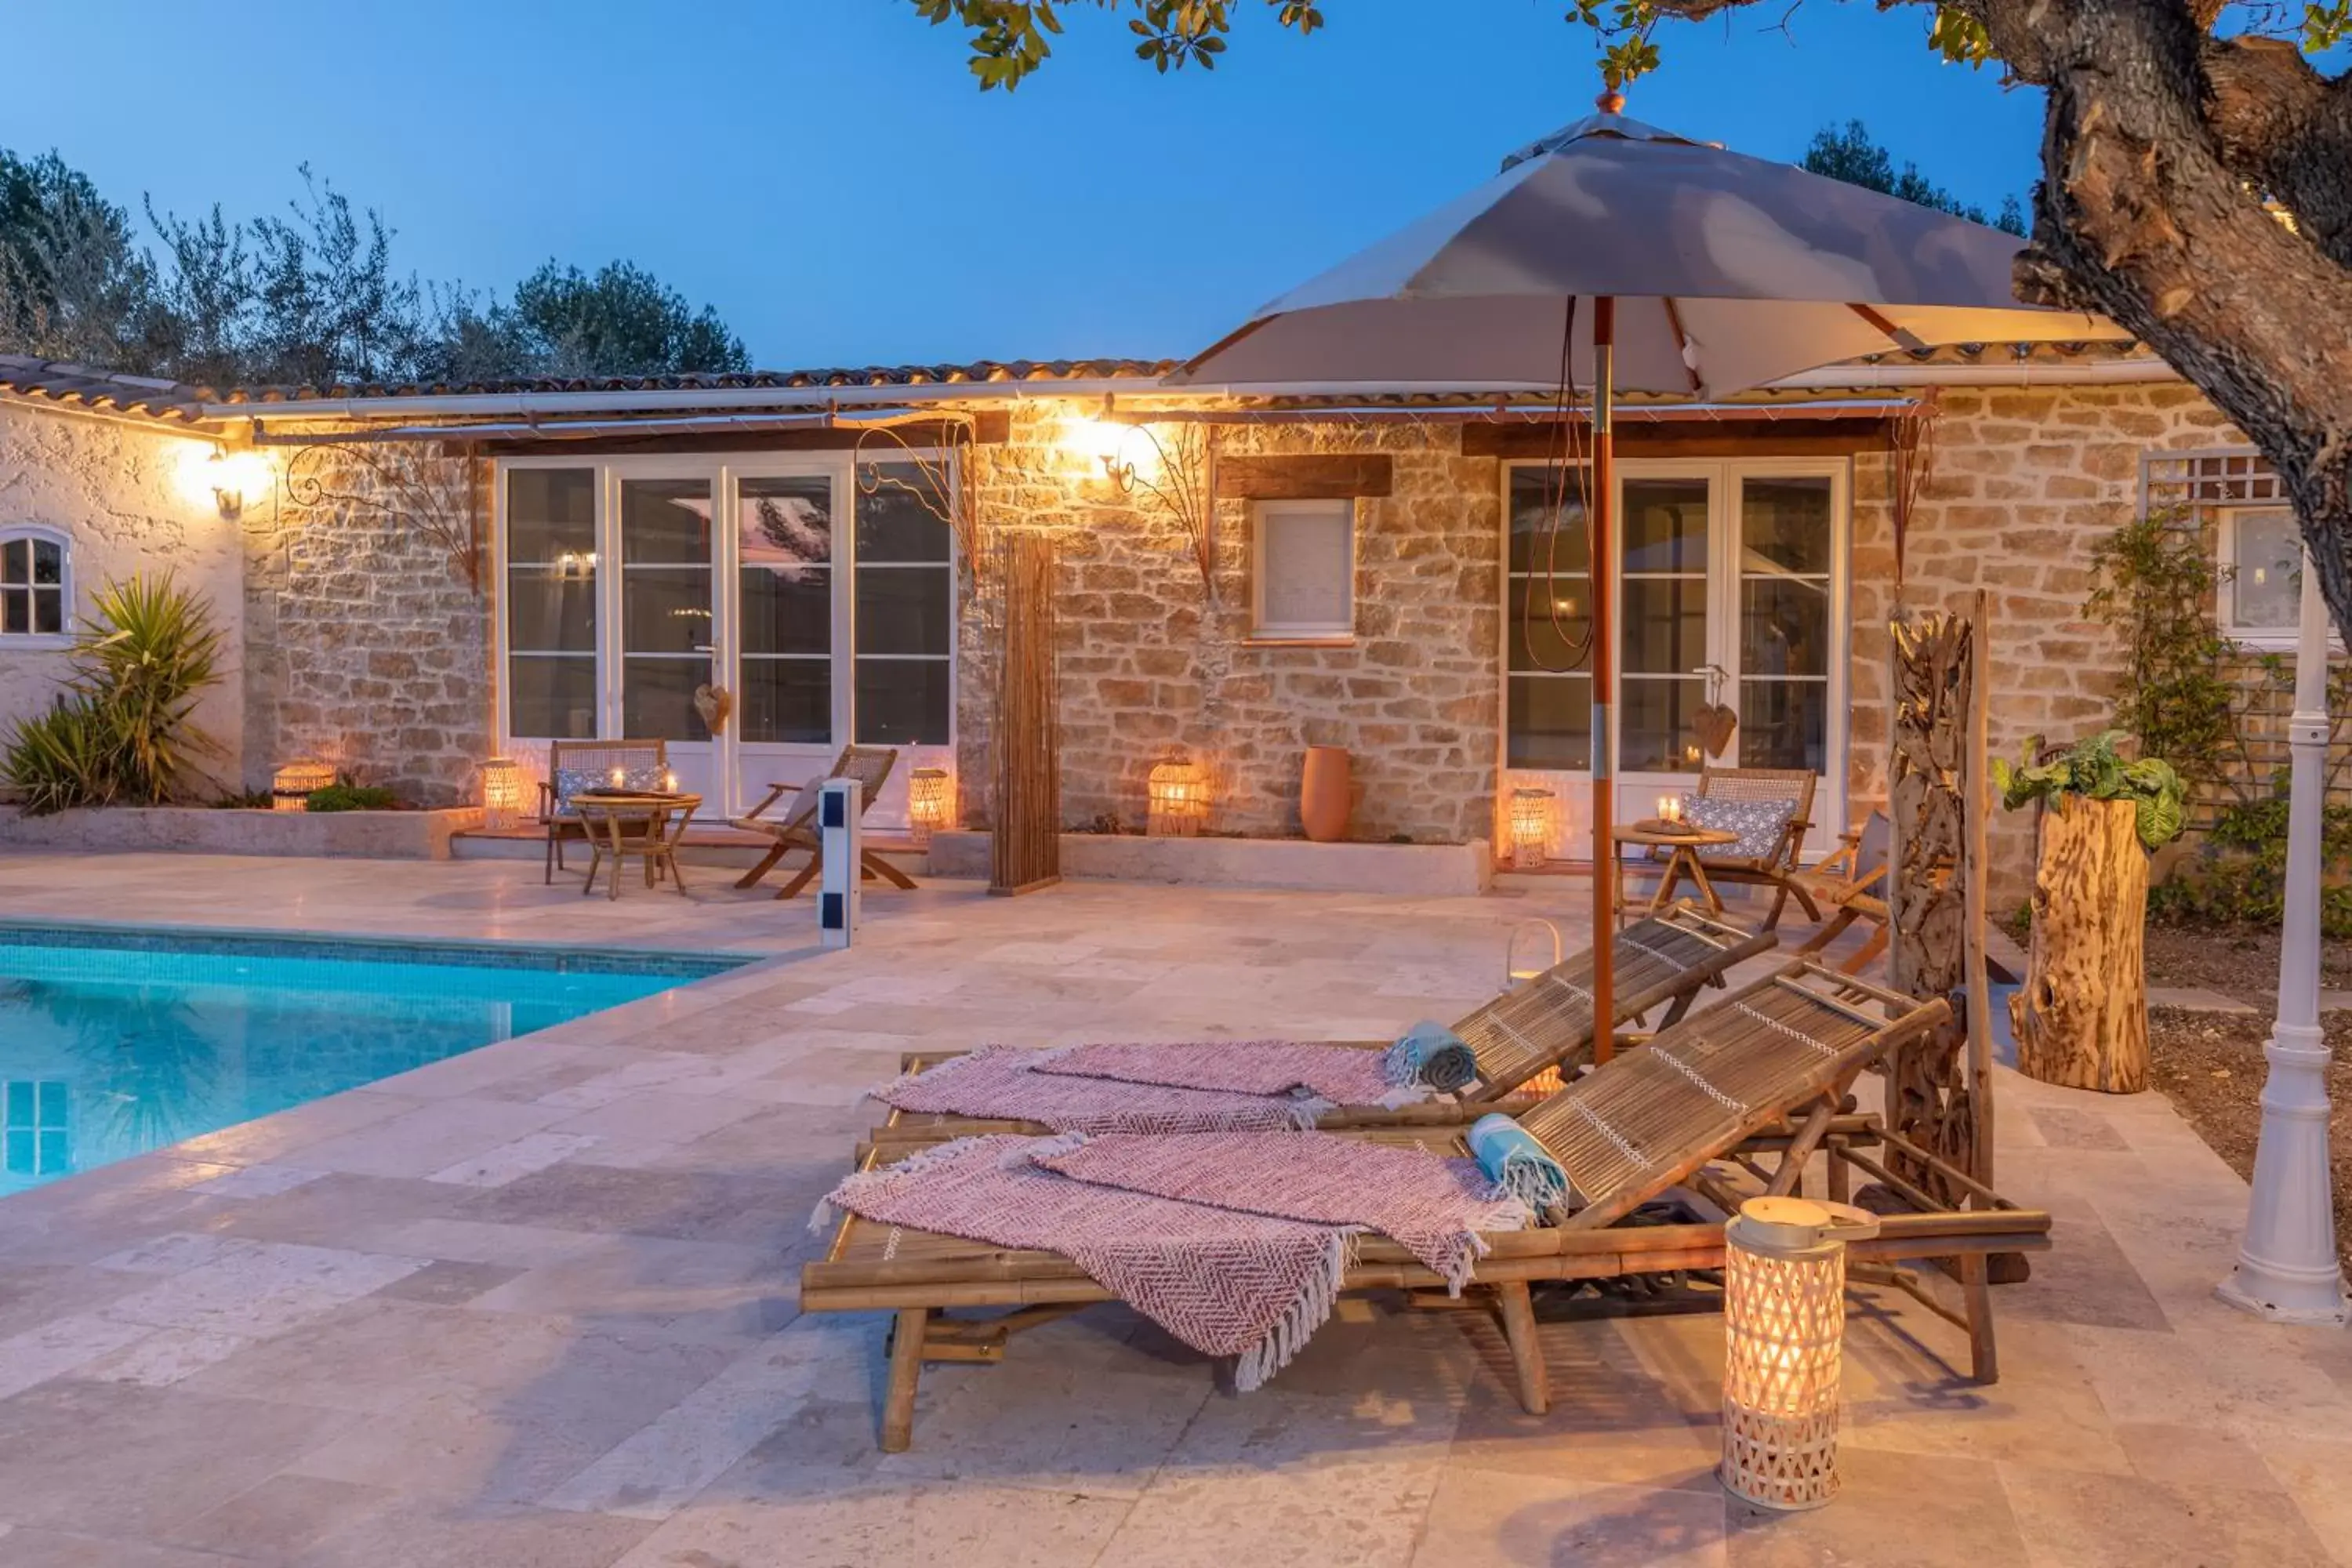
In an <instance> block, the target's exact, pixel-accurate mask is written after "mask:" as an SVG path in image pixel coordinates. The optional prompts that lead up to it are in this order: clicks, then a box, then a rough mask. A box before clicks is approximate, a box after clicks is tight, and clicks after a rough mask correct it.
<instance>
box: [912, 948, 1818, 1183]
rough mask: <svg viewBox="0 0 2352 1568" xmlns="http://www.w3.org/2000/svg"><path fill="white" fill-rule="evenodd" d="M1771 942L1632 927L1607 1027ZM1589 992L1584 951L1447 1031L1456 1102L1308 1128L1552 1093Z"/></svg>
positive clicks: (1368, 1045) (934, 1123)
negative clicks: (1466, 1075) (1461, 1078)
mask: <svg viewBox="0 0 2352 1568" xmlns="http://www.w3.org/2000/svg"><path fill="white" fill-rule="evenodd" d="M1779 940H1780V939H1779V938H1777V937H1775V936H1774V935H1773V934H1772V933H1771V932H1769V931H1755V932H1749V931H1741V930H1739V929H1738V927H1736V926H1728V925H1725V924H1722V923H1721V922H1719V921H1712V920H1709V919H1708V918H1707V917H1706V916H1705V915H1703V914H1701V913H1699V912H1698V910H1696V909H1694V908H1692V907H1691V905H1690V904H1688V903H1686V902H1685V903H1681V904H1677V905H1675V907H1674V908H1673V909H1671V910H1667V911H1666V912H1665V913H1664V914H1663V915H1653V916H1651V917H1650V918H1649V919H1647V920H1643V921H1636V922H1634V923H1633V925H1630V926H1628V927H1626V928H1625V929H1624V930H1623V931H1619V932H1618V933H1617V952H1616V959H1617V975H1616V990H1615V993H1614V995H1615V1005H1614V1008H1613V1011H1614V1012H1615V1014H1616V1021H1617V1022H1618V1023H1620V1024H1623V1023H1627V1022H1629V1021H1632V1020H1633V1019H1636V1018H1639V1017H1641V1016H1643V1015H1644V1014H1646V1013H1648V1012H1650V1011H1651V1010H1652V1009H1653V1008H1655V1007H1658V1006H1661V1005H1664V1007H1665V1009H1666V1011H1665V1014H1664V1017H1663V1018H1662V1020H1661V1022H1660V1025H1659V1026H1660V1027H1661V1028H1664V1027H1668V1026H1672V1025H1673V1024H1675V1022H1676V1021H1678V1020H1679V1019H1680V1018H1681V1017H1682V1016H1683V1015H1684V1014H1685V1013H1686V1012H1688V1011H1689V1010H1690V1005H1691V1003H1692V1002H1693V1001H1694V1000H1695V999H1696V997H1697V996H1698V994H1699V993H1700V992H1701V991H1702V990H1704V989H1706V987H1708V986H1713V987H1714V988H1716V989H1717V990H1721V989H1722V988H1723V985H1724V976H1725V975H1726V974H1727V973H1729V972H1730V971H1731V970H1732V969H1733V968H1734V967H1736V966H1737V965H1738V964H1740V963H1745V962H1747V961H1748V959H1751V958H1754V957H1756V956H1758V955H1759V954H1760V953H1764V952H1770V951H1771V950H1772V948H1773V947H1775V946H1777V945H1778V944H1779ZM1591 984H1592V950H1591V948H1586V949H1585V950H1584V951H1583V952H1575V953H1570V955H1569V956H1568V957H1567V958H1565V959H1563V960H1562V961H1561V962H1559V963H1556V964H1554V965H1552V966H1551V967H1550V968H1549V969H1547V970H1545V971H1544V972H1543V973H1540V974H1538V975H1536V976H1535V977H1534V978H1532V979H1530V980H1526V981H1522V982H1521V983H1520V984H1517V985H1515V986H1513V987H1512V988H1511V989H1509V990H1508V991H1506V992H1505V993H1503V994H1501V995H1500V996H1497V997H1496V998H1495V999H1494V1000H1493V1001H1491V1002H1487V1003H1486V1004H1484V1005H1481V1006H1479V1007H1477V1008H1475V1009H1474V1010H1472V1011H1471V1012H1470V1013H1469V1014H1468V1015H1467V1016H1465V1017H1464V1018H1462V1019H1461V1021H1460V1022H1458V1023H1456V1024H1455V1025H1454V1033H1455V1034H1457V1035H1459V1036H1461V1037H1462V1038H1463V1040H1464V1041H1465V1043H1466V1044H1467V1045H1468V1046H1469V1047H1470V1049H1471V1053H1472V1054H1473V1055H1474V1056H1475V1057H1476V1058H1478V1078H1477V1081H1476V1082H1475V1083H1473V1084H1472V1085H1471V1086H1470V1087H1469V1088H1468V1089H1465V1090H1463V1091H1462V1093H1461V1094H1460V1096H1459V1097H1458V1098H1457V1099H1456V1100H1430V1101H1423V1103H1421V1104H1418V1105H1408V1106H1402V1107H1398V1108H1396V1109H1393V1110H1383V1109H1381V1108H1379V1107H1373V1106H1353V1107H1346V1108H1342V1109H1341V1110H1339V1111H1338V1112H1337V1113H1335V1114H1333V1115H1330V1116H1327V1117H1325V1118H1324V1119H1323V1121H1321V1122H1319V1123H1318V1125H1319V1126H1321V1127H1323V1128H1325V1129H1327V1130H1331V1131H1339V1130H1343V1129H1347V1128H1351V1127H1400V1126H1416V1125H1447V1124H1454V1123H1458V1122H1460V1121H1462V1120H1463V1118H1464V1111H1465V1106H1469V1107H1475V1108H1478V1109H1479V1110H1486V1109H1491V1108H1492V1107H1494V1106H1496V1105H1497V1104H1500V1103H1502V1102H1504V1101H1505V1100H1507V1099H1508V1098H1509V1097H1510V1096H1513V1095H1515V1094H1518V1093H1521V1092H1523V1091H1525V1090H1527V1089H1528V1088H1529V1087H1530V1086H1532V1085H1537V1084H1538V1080H1548V1081H1544V1082H1542V1083H1541V1087H1543V1088H1546V1089H1550V1088H1557V1087H1558V1086H1559V1081H1560V1079H1563V1078H1566V1077H1572V1076H1573V1075H1574V1074H1575V1072H1576V1071H1577V1070H1578V1069H1579V1068H1581V1067H1582V1066H1583V1065H1584V1064H1585V1063H1586V1062H1587V1061H1589V1060H1591V1056H1592V1036H1593V1029H1592V992H1591ZM1333 1043H1334V1044H1339V1045H1347V1046H1353V1047H1359V1048H1360V1049H1364V1050H1385V1049H1386V1048H1387V1047H1388V1045H1389V1042H1388V1041H1386V1040H1343V1041H1336V1042H1333ZM961 1054H962V1053H961V1052H960V1051H932V1052H928V1053H911V1054H909V1055H908V1057H907V1058H905V1059H904V1063H903V1069H904V1070H905V1071H908V1072H920V1071H922V1070H924V1069H925V1068H931V1067H936V1066H937V1065H939V1064H940V1062H942V1061H945V1060H948V1059H949V1058H952V1057H955V1056H960V1055H961ZM1044 1131H1047V1129H1045V1128H1044V1127H1042V1126H1040V1125H1038V1124H1037V1123H1035V1122H1034V1121H983V1120H980V1119H976V1118H971V1117H959V1116H948V1115H943V1114H938V1113H927V1112H920V1111H904V1110H898V1109H897V1108H895V1107H893V1108H892V1110H891V1111H890V1114H889V1116H888V1118H887V1120H886V1121H884V1122H883V1124H882V1126H880V1127H878V1128H877V1129H875V1131H873V1133H872V1134H871V1135H870V1136H871V1138H872V1139H873V1140H874V1141H876V1142H938V1141H940V1140H941V1139H943V1138H961V1137H968V1136H971V1135H974V1134H977V1133H982V1132H1030V1133H1042V1132H1044Z"/></svg>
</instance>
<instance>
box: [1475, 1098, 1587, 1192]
mask: <svg viewBox="0 0 2352 1568" xmlns="http://www.w3.org/2000/svg"><path fill="white" fill-rule="evenodd" d="M1469 1142H1470V1152H1471V1153H1472V1154H1474V1155H1475V1156H1476V1157H1477V1161H1478V1168H1479V1169H1480V1170H1483V1171H1485V1172H1486V1179H1487V1180H1488V1181H1490V1182H1492V1183H1494V1184H1495V1185H1496V1189H1497V1190H1499V1191H1501V1192H1505V1193H1507V1194H1510V1195H1511V1196H1512V1197H1515V1198H1517V1199H1518V1200H1519V1201H1520V1202H1521V1203H1523V1204H1525V1205H1528V1208H1530V1209H1533V1210H1534V1211H1535V1212H1536V1213H1537V1214H1538V1215H1543V1216H1552V1215H1559V1214H1562V1213H1565V1212H1566V1211H1567V1209H1568V1208H1569V1206H1570V1204H1571V1203H1572V1202H1573V1201H1574V1200H1575V1197H1576V1189H1575V1188H1574V1187H1573V1186H1571V1185H1570V1183H1569V1180H1568V1173H1567V1172H1566V1171H1564V1170H1562V1169H1561V1168H1560V1163H1559V1161H1557V1160H1555V1159H1553V1158H1552V1157H1551V1152H1550V1151H1549V1150H1548V1149H1546V1148H1545V1147H1544V1146H1543V1145H1542V1144H1541V1143H1539V1142H1537V1141H1536V1135H1535V1134H1534V1133H1532V1132H1530V1131H1528V1130H1527V1129H1526V1128H1524V1127H1522V1126H1520V1125H1519V1124H1518V1123H1517V1122H1516V1121H1512V1120H1511V1119H1510V1118H1509V1117H1507V1116H1504V1115H1501V1114H1496V1115H1491V1116H1482V1117H1480V1118H1479V1119H1478V1120H1477V1121H1474V1122H1472V1123H1471V1124H1470V1139H1469Z"/></svg>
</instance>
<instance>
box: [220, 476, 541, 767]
mask: <svg viewBox="0 0 2352 1568" xmlns="http://www.w3.org/2000/svg"><path fill="white" fill-rule="evenodd" d="M279 456H280V458H281V459H282V462H281V467H282V468H283V470H284V477H283V481H282V482H281V484H280V486H279V494H278V504H277V505H276V506H275V507H274V508H270V509H267V510H264V511H262V512H260V513H258V514H255V513H253V512H252V511H251V510H249V511H248V522H247V552H248V555H249V566H248V570H247V578H246V601H247V606H246V618H247V627H248V631H247V653H246V685H245V696H246V726H247V734H248V735H249V736H250V738H251V754H250V757H249V761H248V764H247V779H248V781H249V782H250V783H253V784H266V783H267V782H268V773H269V771H270V769H271V768H272V767H273V766H275V765H276V764H277V763H280V762H284V761H287V760H289V759H292V758H296V757H316V758H319V759H320V760H321V761H324V762H328V763H332V764H334V765H335V766H336V767H337V768H339V769H342V770H346V771H348V772H349V773H351V774H352V776H353V777H354V778H355V779H357V780H358V781H359V782H360V783H362V784H383V785H387V786H389V787H390V788H392V789H393V790H394V791H395V792H396V793H397V794H398V795H400V797H401V798H402V800H403V801H404V802H406V803H408V804H411V805H428V806H446V805H460V804H464V803H466V802H467V801H469V800H471V799H472V798H473V797H474V791H475V788H476V773H475V770H476V768H477V767H478V764H479V763H480V762H481V761H482V759H483V758H485V757H487V756H488V755H489V754H490V751H491V718H492V703H493V694H492V685H491V668H490V661H491V653H490V650H491V647H492V643H491V627H492V624H493V623H492V619H491V617H492V613H493V611H494V609H495V603H494V599H493V591H494V588H495V584H493V583H492V582H491V581H490V575H489V572H488V565H487V563H488V559H489V557H488V519H489V515H490V510H489V499H488V464H486V463H483V464H469V463H467V461H466V460H464V459H461V458H440V457H436V456H433V455H431V454H430V453H429V452H427V451H426V450H425V449H422V448H414V447H403V448H402V449H401V451H400V453H399V454H397V455H396V456H378V457H377V458H376V461H378V462H384V461H390V462H393V463H395V464H397V465H400V466H399V467H398V468H394V469H392V470H387V472H386V473H379V472H377V471H375V470H373V469H372V468H370V467H369V466H368V465H367V463H366V462H364V461H361V460H358V459H352V458H343V457H340V456H338V455H336V454H332V453H321V454H317V455H313V456H311V457H308V458H304V457H296V456H293V455H291V453H290V452H289V450H288V449H285V448H280V449H279ZM387 474H388V475H389V477H387ZM427 511H430V512H432V513H435V514H436V515H437V516H438V517H440V518H441V519H442V520H444V521H448V522H451V523H454V524H456V525H457V526H460V527H462V526H464V524H465V523H466V521H467V517H468V516H469V515H470V517H471V518H472V519H474V520H476V521H478V532H479V536H480V537H481V539H482V541H483V543H484V552H483V561H484V563H485V565H484V566H483V569H482V574H481V583H480V585H479V587H477V586H476V585H475V584H471V583H469V582H468V581H467V577H466V574H465V572H464V570H463V568H462V566H461V565H460V564H459V563H458V562H457V561H456V560H453V559H452V557H451V554H450V552H449V550H448V549H447V547H446V544H445V543H444V542H440V541H437V540H436V539H435V538H434V537H433V536H432V534H431V531H430V529H429V527H428V526H426V524H425V521H421V520H420V513H424V512H427Z"/></svg>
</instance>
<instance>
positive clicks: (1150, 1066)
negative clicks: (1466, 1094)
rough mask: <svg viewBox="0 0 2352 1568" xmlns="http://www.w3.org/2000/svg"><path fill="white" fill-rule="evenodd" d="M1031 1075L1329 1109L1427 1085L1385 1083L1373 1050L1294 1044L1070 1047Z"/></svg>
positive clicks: (1412, 1092) (1390, 1102) (1421, 1091)
mask: <svg viewBox="0 0 2352 1568" xmlns="http://www.w3.org/2000/svg"><path fill="white" fill-rule="evenodd" d="M1038 1056H1039V1057H1040V1058H1042V1059H1040V1060H1039V1061H1038V1063H1037V1070H1038V1071H1039V1072H1042V1073H1051V1074H1054V1075H1055V1076H1056V1077H1066V1078H1092V1079H1116V1080H1117V1081H1118V1082H1120V1083H1142V1084H1157V1085H1160V1086H1161V1087H1163V1088H1169V1089H1213V1090H1218V1091H1221V1092H1224V1093H1229V1094H1256V1095H1292V1094H1298V1093H1306V1094H1311V1095H1313V1096H1315V1097H1316V1098H1317V1099H1318V1100H1328V1101H1330V1102H1331V1103H1332V1104H1334V1105H1377V1106H1382V1107H1386V1108H1391V1109H1392V1108H1394V1107H1396V1106H1400V1105H1411V1104H1413V1103H1415V1102H1416V1101H1419V1100H1426V1099H1428V1098H1429V1095H1430V1089H1429V1088H1428V1086H1427V1085H1425V1084H1421V1083H1416V1082H1413V1081H1412V1079H1411V1078H1410V1077H1404V1076H1399V1077H1391V1075H1390V1073H1389V1071H1388V1069H1387V1068H1386V1066H1385V1065H1384V1058H1383V1057H1382V1055H1381V1052H1379V1051H1367V1050H1351V1049H1349V1047H1346V1046H1319V1045H1309V1044H1305V1043H1302V1042H1300V1041H1297V1040H1198V1041H1191V1042H1186V1043H1183V1044H1178V1045H1136V1046H1071V1047H1066V1049H1062V1050H1055V1051H1041V1052H1039V1053H1038Z"/></svg>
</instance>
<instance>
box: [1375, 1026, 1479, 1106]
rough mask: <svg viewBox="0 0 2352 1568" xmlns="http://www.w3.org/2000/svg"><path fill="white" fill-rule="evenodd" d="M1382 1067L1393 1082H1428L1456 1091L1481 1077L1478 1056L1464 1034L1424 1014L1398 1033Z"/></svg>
mask: <svg viewBox="0 0 2352 1568" xmlns="http://www.w3.org/2000/svg"><path fill="white" fill-rule="evenodd" d="M1381 1073H1382V1074H1383V1075H1384V1076H1385V1077H1386V1078H1387V1079H1388V1080H1389V1081H1390V1082H1391V1083H1396V1084H1405V1083H1425V1084H1427V1085H1428V1086H1429V1087H1430V1088H1432V1089H1435V1090H1437V1092H1438V1093H1440V1094H1454V1093H1456V1092H1458V1091H1460V1090H1462V1089H1467V1088H1469V1087H1470V1085H1471V1084H1472V1082H1473V1081H1475V1079H1477V1077H1478V1058H1477V1054H1476V1053H1475V1052H1474V1051H1472V1050H1471V1048H1470V1045H1469V1042H1468V1041H1466V1040H1465V1039H1464V1038H1463V1037H1461V1036H1459V1035H1457V1034H1455V1033H1454V1031H1453V1030H1451V1029H1449V1028H1447V1027H1446V1026H1444V1025H1443V1024H1433V1023H1431V1022H1430V1021H1429V1020H1428V1019H1426V1018H1424V1019H1423V1020H1422V1021H1421V1022H1420V1023H1418V1024H1415V1025H1414V1026H1412V1028H1410V1029H1407V1030H1406V1031H1405V1032H1404V1033H1403V1034H1402V1035H1399V1036H1398V1037H1397V1042H1396V1044H1395V1045H1392V1046H1391V1047H1389V1049H1388V1054H1387V1055H1386V1056H1384V1057H1382V1058H1381Z"/></svg>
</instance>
